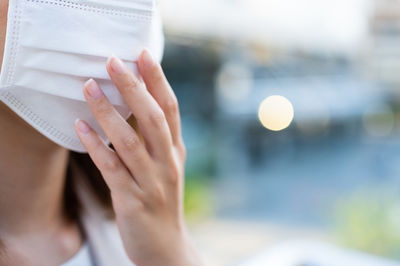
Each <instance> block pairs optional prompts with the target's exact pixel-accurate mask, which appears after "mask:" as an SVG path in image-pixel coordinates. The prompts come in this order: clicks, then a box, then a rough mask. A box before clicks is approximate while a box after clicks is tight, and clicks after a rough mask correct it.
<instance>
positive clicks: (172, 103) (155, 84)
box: [138, 49, 182, 145]
mask: <svg viewBox="0 0 400 266" xmlns="http://www.w3.org/2000/svg"><path fill="white" fill-rule="evenodd" d="M138 67H139V72H140V74H141V76H142V77H143V80H144V82H145V83H146V86H147V89H148V90H149V92H150V94H151V95H152V96H153V97H154V99H155V100H156V101H157V102H158V104H159V105H160V107H161V108H162V110H163V111H164V114H165V116H166V119H167V121H168V125H169V129H170V131H171V137H172V140H173V143H174V144H175V145H179V144H181V141H182V136H181V121H180V115H179V106H178V101H177V99H176V96H175V93H174V91H173V90H172V88H171V86H170V85H169V83H168V81H167V78H166V77H165V75H164V72H163V70H162V68H161V65H160V64H159V63H158V62H155V61H154V59H153V58H152V56H151V54H150V52H149V51H147V50H146V49H145V50H144V51H143V52H142V54H141V55H140V57H139V60H138Z"/></svg>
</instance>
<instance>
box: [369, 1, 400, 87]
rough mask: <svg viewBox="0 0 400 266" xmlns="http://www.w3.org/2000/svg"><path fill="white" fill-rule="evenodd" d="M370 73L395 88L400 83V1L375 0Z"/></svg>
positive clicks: (371, 23) (371, 34) (370, 29)
mask: <svg viewBox="0 0 400 266" xmlns="http://www.w3.org/2000/svg"><path fill="white" fill-rule="evenodd" d="M369 33H370V37H369V38H370V48H369V50H368V51H367V55H368V57H370V61H369V62H370V64H369V66H370V69H369V71H370V73H371V75H372V76H373V77H374V78H376V79H377V80H380V81H383V82H385V83H388V84H390V85H393V86H394V87H395V88H396V87H398V86H399V85H400V75H399V73H400V1H399V0H375V1H374V5H373V12H372V14H371V17H370V26H369Z"/></svg>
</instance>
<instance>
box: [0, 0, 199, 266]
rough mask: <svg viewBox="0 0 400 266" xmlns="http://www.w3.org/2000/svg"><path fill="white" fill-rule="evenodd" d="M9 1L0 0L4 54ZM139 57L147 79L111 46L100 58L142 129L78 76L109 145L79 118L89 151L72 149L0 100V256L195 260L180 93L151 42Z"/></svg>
mask: <svg viewBox="0 0 400 266" xmlns="http://www.w3.org/2000/svg"><path fill="white" fill-rule="evenodd" d="M8 1H9V0H0V18H1V23H0V40H1V44H2V45H1V48H2V50H1V53H0V54H1V55H3V51H4V43H5V35H6V28H7V9H8V4H9V3H8ZM10 1H13V0H10ZM42 2H43V1H42ZM49 23H50V22H49ZM1 59H3V58H1ZM137 66H138V71H139V73H140V75H141V77H142V79H143V82H142V81H141V80H139V79H138V78H137V76H136V75H135V74H134V73H133V72H132V71H131V70H130V68H128V67H127V65H126V64H125V63H124V62H123V61H122V60H120V59H119V58H117V57H115V56H113V57H111V58H110V59H109V60H108V62H107V65H106V66H105V67H106V68H107V72H108V74H109V76H110V78H111V80H112V82H113V84H114V85H115V87H116V88H117V89H118V91H119V92H120V94H121V95H122V97H123V99H124V101H125V102H126V104H127V106H128V107H129V108H130V110H131V111H132V113H133V115H134V116H135V117H136V119H137V121H138V123H137V126H138V128H140V133H141V134H142V136H139V134H138V131H137V130H134V129H133V128H132V127H131V126H130V125H129V124H128V123H127V122H126V121H125V120H124V119H123V118H122V117H121V115H119V113H118V112H117V111H116V109H115V108H114V106H113V105H112V104H111V103H110V101H109V100H108V99H107V97H106V95H105V94H104V93H103V91H102V88H100V86H99V85H98V83H97V82H96V81H94V80H93V79H89V80H88V81H87V82H86V83H85V84H84V86H83V95H84V96H85V99H86V101H87V104H88V106H89V108H90V110H91V112H92V113H93V116H94V117H95V118H96V120H97V122H98V123H99V125H100V126H101V128H102V129H103V130H104V132H105V133H106V135H107V137H108V138H109V139H110V141H111V143H112V144H113V147H114V149H115V150H114V149H111V148H110V147H108V146H107V145H106V144H105V142H104V141H103V140H102V138H100V136H99V135H98V133H97V132H96V131H95V130H94V129H93V128H91V127H90V126H89V124H88V123H86V122H85V121H83V120H79V119H78V120H76V122H75V130H76V134H77V136H78V137H79V139H80V141H81V143H82V144H83V146H84V147H85V148H86V150H87V151H88V155H85V154H78V153H74V152H71V151H69V150H68V149H66V148H64V147H62V146H60V145H57V144H56V143H54V142H53V141H51V140H49V139H48V138H46V137H45V136H43V135H42V134H41V133H39V132H38V131H37V130H35V129H34V128H33V127H31V126H30V125H29V124H28V123H26V122H25V121H24V120H23V119H21V117H20V116H18V115H17V114H15V113H14V112H13V111H12V110H11V109H9V108H8V106H6V105H5V104H4V103H2V102H0V124H1V128H0V147H1V150H0V265H62V264H65V265H133V264H137V265H144V266H146V265H199V264H200V260H199V258H198V256H197V253H196V251H195V249H194V248H193V246H192V244H191V241H190V239H189V236H188V233H187V230H186V226H185V222H184V220H183V211H182V194H183V192H182V190H183V189H182V188H183V176H184V162H185V148H184V144H183V141H182V137H181V129H180V118H179V111H178V105H177V102H176V97H175V95H174V93H173V90H172V89H171V87H170V86H169V84H168V82H167V80H166V78H165V76H164V74H163V71H162V69H161V66H160V64H159V63H158V62H157V61H155V60H154V59H153V58H152V55H151V54H150V52H149V51H147V50H144V51H143V52H142V53H141V54H140V56H139V58H138V62H137ZM73 126H74V125H72V124H71V127H73ZM92 161H93V162H92ZM103 179H104V181H105V182H104V181H103ZM111 204H112V214H113V215H109V214H110V213H109V212H107V207H111ZM79 206H81V208H79ZM110 216H114V218H110ZM117 229H118V230H117ZM118 232H119V234H118ZM121 240H122V241H121Z"/></svg>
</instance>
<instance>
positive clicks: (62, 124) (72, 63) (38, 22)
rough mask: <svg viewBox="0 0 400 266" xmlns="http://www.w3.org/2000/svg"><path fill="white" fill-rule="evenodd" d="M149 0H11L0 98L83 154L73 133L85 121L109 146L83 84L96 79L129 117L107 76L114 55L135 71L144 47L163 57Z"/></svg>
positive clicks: (42, 130) (51, 136) (53, 137)
mask: <svg viewBox="0 0 400 266" xmlns="http://www.w3.org/2000/svg"><path fill="white" fill-rule="evenodd" d="M163 45H164V39H163V34H162V27H161V22H160V18H159V16H158V14H157V12H156V10H155V3H154V0H10V3H9V10H8V24H7V36H6V43H5V51H4V58H3V65H2V71H1V75H0V100H1V101H2V102H4V103H5V104H6V105H7V106H9V107H10V108H11V109H12V110H13V111H14V112H16V113H17V114H18V115H19V116H20V117H21V118H22V119H24V120H25V121H26V122H27V123H29V124H30V125H31V126H33V127H34V128H36V129H37V130H38V131H39V132H40V133H42V134H43V135H45V136H46V137H48V138H49V139H50V140H52V141H54V142H56V143H58V144H59V145H61V146H63V147H66V148H68V149H70V150H73V151H77V152H86V149H85V148H84V147H83V146H82V144H81V143H80V141H79V138H78V136H77V135H76V133H75V130H74V121H75V120H76V118H80V119H83V120H86V121H87V122H88V123H89V124H90V125H91V126H92V127H93V128H94V129H95V130H96V131H97V132H98V133H99V135H100V136H101V137H102V138H103V139H104V141H106V143H109V141H108V139H107V137H106V135H105V134H104V132H103V130H102V129H101V128H100V126H99V124H98V123H97V121H96V120H95V118H94V116H93V115H92V113H91V112H90V109H89V107H88V106H87V103H86V101H85V98H84V96H83V92H82V86H83V84H84V82H85V81H86V80H88V79H89V78H94V79H95V80H96V81H97V82H98V83H99V84H100V86H101V87H102V89H103V90H104V93H105V94H106V95H107V97H108V98H109V100H110V101H111V103H112V104H113V105H114V106H115V107H116V109H117V110H118V112H120V114H121V115H122V117H124V118H125V119H126V118H128V117H129V116H130V115H131V112H130V110H129V108H128V107H127V105H126V104H125V103H124V101H123V99H122V97H121V95H120V94H119V93H118V90H117V89H116V88H115V87H114V86H113V84H112V83H111V80H110V78H109V76H108V74H107V71H106V67H105V63H106V61H107V58H108V57H109V56H111V55H112V54H114V55H116V56H118V57H120V58H121V59H122V60H124V61H125V62H126V63H127V64H128V65H129V66H130V67H131V69H132V70H133V71H135V73H137V70H136V67H135V66H136V65H135V64H134V63H133V62H134V61H136V60H137V58H138V56H139V54H140V52H141V51H142V50H143V48H145V47H146V48H147V49H149V50H150V51H151V53H152V54H153V56H154V58H155V59H156V60H158V61H160V60H161V57H162V53H163Z"/></svg>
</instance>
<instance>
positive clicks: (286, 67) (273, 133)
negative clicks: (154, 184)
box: [158, 0, 400, 266]
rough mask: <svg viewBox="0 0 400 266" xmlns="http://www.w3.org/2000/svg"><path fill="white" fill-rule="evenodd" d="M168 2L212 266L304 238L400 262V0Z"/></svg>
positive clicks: (171, 58) (170, 43) (190, 193)
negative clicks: (274, 98) (277, 98)
mask: <svg viewBox="0 0 400 266" xmlns="http://www.w3.org/2000/svg"><path fill="white" fill-rule="evenodd" d="M158 2H159V6H160V10H161V14H162V17H163V21H164V30H165V37H166V47H165V54H164V59H163V67H164V69H165V72H166V74H167V76H168V78H169V80H170V82H171V84H172V87H173V88H174V90H175V92H176V94H177V97H178V99H179V102H180V108H181V115H182V123H183V134H184V139H185V143H186V146H187V150H188V163H187V168H186V195H185V209H186V215H187V218H188V220H189V223H190V228H191V230H192V231H193V234H194V236H195V240H196V243H197V244H198V246H199V247H200V250H201V252H202V254H203V255H204V257H205V260H206V262H207V263H208V265H239V264H240V263H241V262H245V261H247V260H248V259H249V258H252V257H254V256H258V255H259V254H261V253H263V252H268V250H269V249H271V248H274V247H276V246H277V245H281V243H291V242H290V241H297V242H296V243H303V242H301V241H306V242H307V243H312V247H313V248H315V247H322V246H323V245H324V244H322V243H330V244H329V245H332V246H335V247H340V248H343V249H346V250H354V251H356V252H357V254H359V253H358V252H362V253H366V254H370V255H372V256H371V257H370V258H371V259H372V258H374V257H373V256H379V257H381V258H385V259H388V260H387V261H386V262H387V263H389V260H392V261H396V260H399V261H400V196H399V195H400V194H399V188H400V184H399V183H400V1H399V0H335V1H332V0H190V1H188V0H159V1H158ZM272 95H280V96H283V97H285V98H283V99H286V100H287V101H286V102H285V101H277V102H274V103H273V104H272V111H273V110H278V111H277V112H276V113H273V112H272V118H271V116H270V115H271V108H270V109H268V106H263V105H262V102H263V101H264V100H265V99H266V98H268V97H269V96H272ZM281 99H282V98H281ZM269 107H271V104H270V105H269ZM291 107H292V108H293V113H294V118H293V121H291V118H292V109H291ZM265 108H266V109H265ZM264 109H265V110H264ZM271 119H272V120H273V121H270V120H271ZM290 122H291V123H290ZM271 123H272V124H271ZM274 123H275V124H279V125H280V127H279V128H274ZM285 123H286V124H285ZM289 123H290V124H289ZM268 128H269V129H268ZM271 129H273V130H271ZM298 241H300V242H298ZM293 243H294V242H293ZM304 243H305V242H304ZM320 243H321V244H320ZM299 245H300V246H301V247H304V245H302V244H299ZM293 246H295V244H294V245H292V247H293ZM285 248H287V250H286V251H287V252H286V251H285ZM285 248H284V249H283V252H282V254H286V256H287V254H289V253H290V252H289V249H291V245H290V244H289V245H287V246H285ZM321 252H322V251H321ZM257 254H258V255H257ZM360 254H361V253H360ZM283 257H285V255H283ZM308 260H309V261H301V262H296V263H299V264H296V265H320V264H317V262H316V261H315V262H314V261H313V258H312V256H311V257H310V258H308ZM332 260H333V259H332ZM252 265H253V264H252ZM254 265H255V264H254ZM258 265H262V264H258ZM275 265H278V263H276V264H275ZM275 265H274V266H275ZM279 265H280V264H279ZM282 265H283V264H282ZM285 265H289V264H285ZM291 265H295V264H291ZM329 265H340V264H329ZM342 265H343V264H342ZM354 265H356V264H354ZM364 265H366V264H364ZM374 265H375V264H374ZM376 265H378V264H376ZM381 265H389V264H381ZM390 265H392V264H390Z"/></svg>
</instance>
